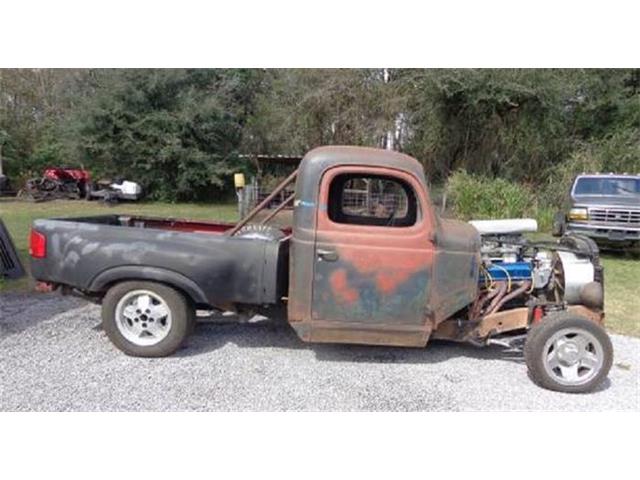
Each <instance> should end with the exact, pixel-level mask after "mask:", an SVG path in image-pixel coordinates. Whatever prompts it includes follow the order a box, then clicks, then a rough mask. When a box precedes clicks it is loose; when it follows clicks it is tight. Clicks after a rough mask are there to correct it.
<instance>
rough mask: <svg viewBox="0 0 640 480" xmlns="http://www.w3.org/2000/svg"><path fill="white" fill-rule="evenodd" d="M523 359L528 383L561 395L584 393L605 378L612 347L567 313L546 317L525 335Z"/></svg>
mask: <svg viewBox="0 0 640 480" xmlns="http://www.w3.org/2000/svg"><path fill="white" fill-rule="evenodd" d="M524 357H525V361H526V363H527V367H528V369H529V374H530V376H531V379H532V380H533V381H534V382H535V383H536V384H537V385H539V386H541V387H543V388H546V389H549V390H554V391H557V392H565V393H586V392H591V391H593V390H594V389H595V388H597V387H598V386H599V385H600V383H602V381H603V380H604V379H605V378H606V377H607V375H608V373H609V370H610V369H611V364H612V363H613V346H612V345H611V339H610V338H609V335H608V334H607V332H606V331H605V330H604V328H602V327H601V326H600V325H598V324H597V323H595V322H593V321H591V320H589V319H587V318H584V317H581V316H578V315H573V314H571V313H568V312H562V313H557V314H552V315H549V316H547V317H545V318H543V319H542V321H541V322H540V323H538V324H536V325H534V326H533V327H532V328H531V330H530V331H529V333H528V335H527V340H526V343H525V347H524Z"/></svg>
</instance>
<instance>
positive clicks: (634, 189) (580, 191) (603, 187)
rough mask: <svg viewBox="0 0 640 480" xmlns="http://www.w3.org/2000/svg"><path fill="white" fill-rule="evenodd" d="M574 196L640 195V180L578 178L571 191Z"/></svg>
mask: <svg viewBox="0 0 640 480" xmlns="http://www.w3.org/2000/svg"><path fill="white" fill-rule="evenodd" d="M573 193H574V194H575V195H626V196H630V195H634V196H635V195H640V179H637V178H620V177H614V178H607V177H583V178H579V179H578V182H577V183H576V187H575V189H574V191H573Z"/></svg>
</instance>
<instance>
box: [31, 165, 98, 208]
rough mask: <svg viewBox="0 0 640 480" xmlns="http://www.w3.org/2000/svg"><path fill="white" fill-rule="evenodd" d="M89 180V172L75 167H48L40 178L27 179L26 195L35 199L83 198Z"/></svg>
mask: <svg viewBox="0 0 640 480" xmlns="http://www.w3.org/2000/svg"><path fill="white" fill-rule="evenodd" d="M90 182H91V174H90V173H89V172H88V171H87V170H84V169H81V168H75V167H49V168H47V169H45V171H44V174H43V176H42V177H40V178H32V179H30V180H27V184H26V186H25V193H26V195H27V196H28V197H29V198H31V199H33V200H35V201H44V200H53V199H57V198H66V199H79V198H85V197H86V195H87V191H88V189H89V184H90Z"/></svg>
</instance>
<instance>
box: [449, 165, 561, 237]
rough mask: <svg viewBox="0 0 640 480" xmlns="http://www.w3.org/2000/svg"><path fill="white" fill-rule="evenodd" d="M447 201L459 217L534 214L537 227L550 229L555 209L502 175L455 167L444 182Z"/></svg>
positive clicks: (500, 216)
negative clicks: (477, 173) (481, 173)
mask: <svg viewBox="0 0 640 480" xmlns="http://www.w3.org/2000/svg"><path fill="white" fill-rule="evenodd" d="M447 196H448V202H449V204H450V205H451V208H452V210H453V213H454V214H455V216H456V217H457V218H459V219H461V220H471V219H475V220H483V219H500V218H525V217H529V218H535V219H536V220H537V221H538V229H539V230H540V231H550V230H551V224H552V222H553V214H554V212H555V210H554V209H553V208H551V207H550V206H548V205H545V204H543V203H542V202H540V201H539V199H538V198H537V195H536V193H535V191H534V190H533V189H532V188H531V187H529V186H527V185H525V184H521V183H515V182H509V181H507V180H505V179H503V178H495V179H494V178H488V177H484V176H479V175H471V174H469V173H467V172H466V171H464V170H458V171H457V172H455V173H454V174H453V175H451V176H450V177H449V181H448V183H447Z"/></svg>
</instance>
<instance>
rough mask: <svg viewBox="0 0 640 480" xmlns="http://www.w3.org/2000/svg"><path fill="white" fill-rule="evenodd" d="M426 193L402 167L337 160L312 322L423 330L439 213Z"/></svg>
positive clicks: (321, 226)
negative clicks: (344, 163)
mask: <svg viewBox="0 0 640 480" xmlns="http://www.w3.org/2000/svg"><path fill="white" fill-rule="evenodd" d="M425 198H426V192H425V190H424V187H423V186H422V185H421V184H420V182H419V181H418V180H417V179H416V178H415V177H413V176H412V175H410V174H408V173H406V172H403V171H400V170H394V169H388V168H370V167H366V168H365V167H337V168H333V169H330V170H328V171H327V172H326V173H325V174H324V175H323V177H322V183H321V186H320V199H319V200H320V201H319V205H320V208H318V211H317V216H318V218H317V230H316V240H315V258H314V279H313V293H312V312H311V314H312V315H311V316H312V323H313V324H314V326H316V327H322V326H325V327H327V328H330V327H331V326H333V327H341V328H346V329H349V328H351V329H354V330H360V331H363V332H364V331H367V330H369V331H371V330H373V331H380V332H384V331H406V332H410V331H424V330H425V324H426V321H427V319H426V313H427V307H428V303H429V295H428V294H429V290H430V288H429V283H430V279H431V265H432V261H433V258H434V244H433V235H432V232H433V226H434V225H433V216H432V212H431V210H430V208H429V204H428V203H427V202H426V200H425ZM329 340H331V341H334V340H340V339H339V338H333V339H329ZM356 341H357V340H356ZM363 341H366V342H367V343H376V342H375V339H374V340H373V341H372V339H371V338H364V339H363ZM379 343H393V342H389V341H388V339H386V340H385V339H380V342H379ZM396 343H398V344H402V343H412V342H404V341H399V342H396Z"/></svg>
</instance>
